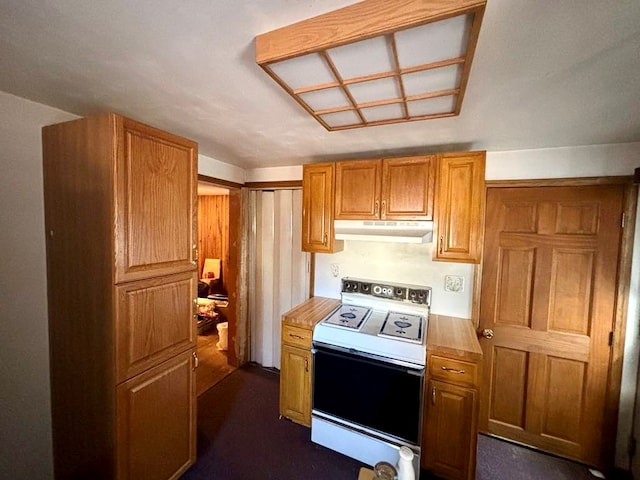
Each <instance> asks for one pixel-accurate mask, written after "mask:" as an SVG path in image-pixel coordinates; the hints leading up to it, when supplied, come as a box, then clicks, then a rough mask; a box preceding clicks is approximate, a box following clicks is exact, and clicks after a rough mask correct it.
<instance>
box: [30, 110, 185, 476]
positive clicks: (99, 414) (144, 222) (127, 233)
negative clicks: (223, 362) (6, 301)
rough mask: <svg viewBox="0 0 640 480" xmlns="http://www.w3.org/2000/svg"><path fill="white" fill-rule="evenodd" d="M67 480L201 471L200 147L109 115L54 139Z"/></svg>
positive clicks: (57, 324)
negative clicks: (197, 446) (197, 373)
mask: <svg viewBox="0 0 640 480" xmlns="http://www.w3.org/2000/svg"><path fill="white" fill-rule="evenodd" d="M42 143H43V173H44V195H45V227H46V237H47V241H46V245H47V286H48V287H47V288H48V291H47V296H48V304H49V338H50V366H51V403H52V422H53V453H54V467H55V475H56V478H57V479H67V478H92V479H119V480H125V479H145V480H151V479H170V478H178V477H179V476H180V475H181V474H182V473H183V472H184V471H185V470H186V469H187V468H188V467H189V466H190V465H191V464H192V463H193V462H194V461H195V454H196V449H195V421H196V403H195V402H196V396H195V371H194V370H195V368H196V366H197V356H196V338H197V337H196V336H197V329H196V319H195V318H194V299H195V298H196V297H197V290H196V288H197V287H196V282H197V275H196V264H197V250H196V247H195V245H196V243H197V242H196V239H197V232H196V228H197V225H196V219H197V216H196V205H197V203H196V201H197V197H196V183H197V145H196V144H195V143H193V142H191V141H189V140H186V139H184V138H180V137H177V136H175V135H171V134H168V133H166V132H163V131H160V130H157V129H155V128H151V127H148V126H146V125H143V124H140V123H137V122H135V121H132V120H129V119H127V118H124V117H121V116H118V115H115V114H104V115H100V116H96V117H91V118H85V119H80V120H75V121H71V122H66V123H62V124H58V125H52V126H48V127H44V128H43V131H42Z"/></svg>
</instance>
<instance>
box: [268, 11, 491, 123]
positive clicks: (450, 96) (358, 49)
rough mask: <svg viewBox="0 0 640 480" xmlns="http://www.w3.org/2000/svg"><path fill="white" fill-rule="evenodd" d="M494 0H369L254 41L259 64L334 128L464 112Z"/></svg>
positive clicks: (317, 117) (321, 120)
mask: <svg viewBox="0 0 640 480" xmlns="http://www.w3.org/2000/svg"><path fill="white" fill-rule="evenodd" d="M485 5H486V0H482V1H479V0H364V1H362V2H359V3H356V4H354V5H350V6H348V7H345V8H341V9H339V10H335V11H333V12H329V13H326V14H324V15H320V16H317V17H314V18H310V19H308V20H303V21H301V22H298V23H295V24H293V25H289V26H286V27H282V28H279V29H277V30H273V31H271V32H268V33H264V34H262V35H258V36H257V37H256V62H257V63H258V64H259V65H260V66H261V67H262V68H263V69H264V70H265V71H266V72H267V73H268V74H269V75H270V76H271V77H272V78H273V79H274V80H275V81H276V82H277V83H278V84H279V85H280V86H281V87H282V88H284V89H285V90H286V91H287V93H289V95H291V96H292V97H293V98H294V99H295V100H296V101H297V102H298V103H299V104H300V105H301V106H302V107H303V108H304V109H305V110H306V111H307V112H309V113H310V114H311V115H312V116H313V117H314V118H315V119H316V120H318V122H320V123H321V124H322V125H323V126H324V127H325V128H326V129H327V130H344V129H348V128H358V127H367V126H373V125H385V124H389V123H398V122H406V121H414V120H426V119H430V118H441V117H450V116H454V115H459V114H460V109H461V107H462V99H463V97H464V92H465V88H466V85H467V81H468V79H469V73H470V71H471V63H472V60H473V54H474V52H475V47H476V43H477V40H478V35H479V33H480V25H481V23H482V16H483V14H484V9H485Z"/></svg>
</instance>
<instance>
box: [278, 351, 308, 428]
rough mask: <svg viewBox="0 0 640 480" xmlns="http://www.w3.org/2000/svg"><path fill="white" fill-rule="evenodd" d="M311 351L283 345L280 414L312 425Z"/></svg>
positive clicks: (303, 423)
mask: <svg viewBox="0 0 640 480" xmlns="http://www.w3.org/2000/svg"><path fill="white" fill-rule="evenodd" d="M310 372H311V352H310V351H309V350H304V349H301V348H296V347H291V346H289V345H286V344H283V345H282V361H281V370H280V415H282V416H283V417H287V418H290V419H291V420H293V421H294V422H297V423H300V424H302V425H306V426H310V425H311V373H310Z"/></svg>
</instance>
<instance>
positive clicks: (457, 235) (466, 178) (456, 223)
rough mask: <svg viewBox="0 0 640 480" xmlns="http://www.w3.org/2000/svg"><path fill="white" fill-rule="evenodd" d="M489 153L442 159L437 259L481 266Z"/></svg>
mask: <svg viewBox="0 0 640 480" xmlns="http://www.w3.org/2000/svg"><path fill="white" fill-rule="evenodd" d="M484 173H485V152H464V153H447V154H442V155H440V156H439V158H438V174H437V176H438V187H437V192H436V197H437V200H436V219H435V220H436V221H435V223H436V225H435V231H436V232H437V237H436V248H435V249H434V259H435V260H443V261H451V262H466V263H479V262H480V255H481V250H482V225H483V220H484V218H483V217H484V209H485V197H484V195H485V193H484V190H485V189H484V185H485V182H484Z"/></svg>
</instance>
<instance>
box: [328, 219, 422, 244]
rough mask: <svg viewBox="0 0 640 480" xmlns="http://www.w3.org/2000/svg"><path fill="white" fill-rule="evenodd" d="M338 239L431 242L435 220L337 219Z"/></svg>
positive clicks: (335, 225) (336, 232)
mask: <svg viewBox="0 0 640 480" xmlns="http://www.w3.org/2000/svg"><path fill="white" fill-rule="evenodd" d="M333 228H334V231H335V236H336V240H364V241H369V242H395V243H431V239H432V236H433V222H427V221H411V220H402V221H400V220H398V221H394V220H336V221H335V222H334V224H333Z"/></svg>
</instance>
